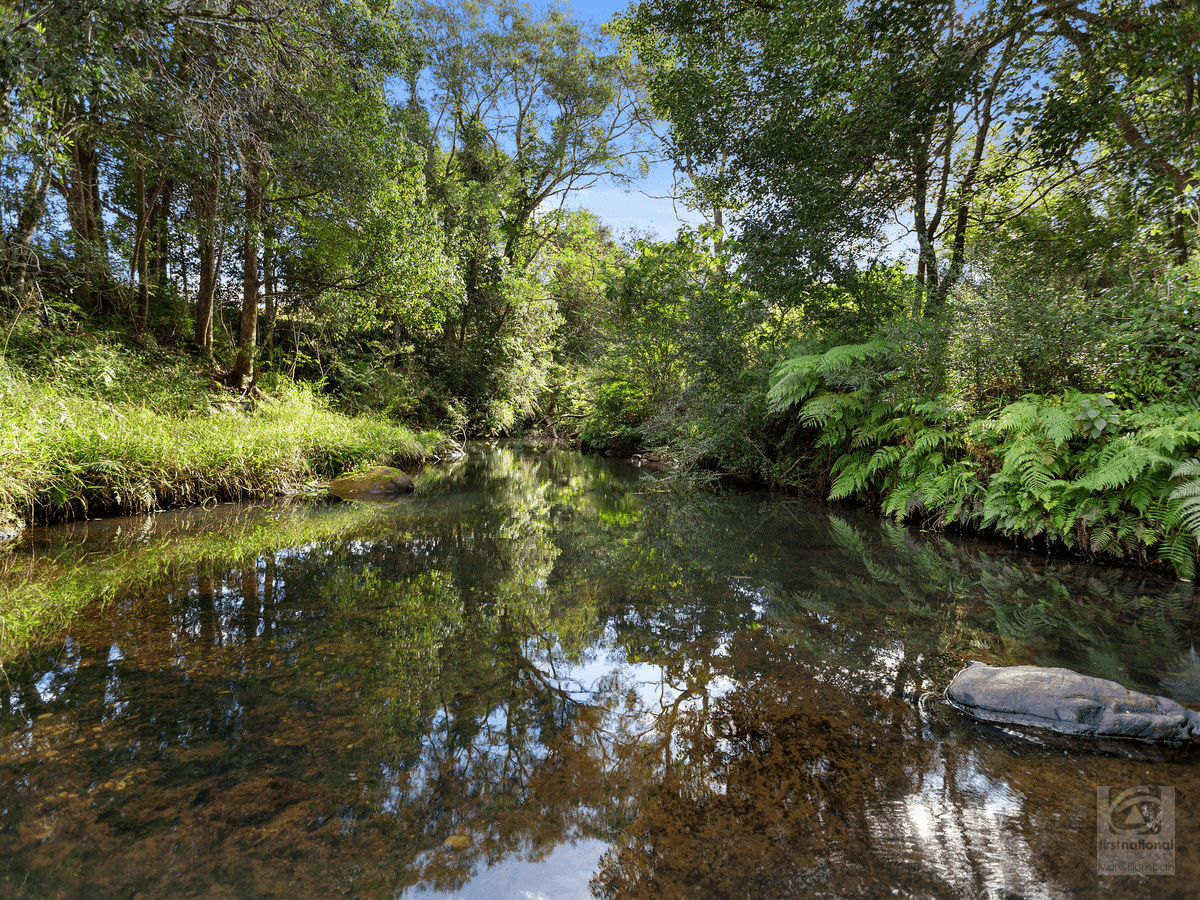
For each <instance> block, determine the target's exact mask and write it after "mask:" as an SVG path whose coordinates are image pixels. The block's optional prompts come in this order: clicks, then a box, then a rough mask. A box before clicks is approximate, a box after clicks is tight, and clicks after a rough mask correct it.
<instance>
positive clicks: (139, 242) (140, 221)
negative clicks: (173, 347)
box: [130, 162, 150, 328]
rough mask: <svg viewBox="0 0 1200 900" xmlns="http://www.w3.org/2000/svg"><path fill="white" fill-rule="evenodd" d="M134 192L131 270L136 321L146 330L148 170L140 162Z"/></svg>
mask: <svg viewBox="0 0 1200 900" xmlns="http://www.w3.org/2000/svg"><path fill="white" fill-rule="evenodd" d="M133 184H134V191H135V193H136V194H137V233H136V235H135V236H134V241H133V265H132V266H130V269H132V270H133V272H134V273H135V274H136V276H137V295H138V304H137V313H136V314H135V316H134V321H135V322H136V324H137V327H138V328H145V327H146V325H147V324H148V323H149V321H150V282H149V281H148V279H147V276H148V273H147V271H146V270H147V268H148V265H147V263H148V261H149V259H148V257H149V254H148V253H147V252H146V249H147V248H146V226H147V220H148V219H149V217H150V216H149V211H148V209H147V205H148V204H147V203H146V169H145V167H144V166H143V165H142V163H141V162H138V163H137V164H136V166H135V167H134V170H133Z"/></svg>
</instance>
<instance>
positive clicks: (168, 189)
mask: <svg viewBox="0 0 1200 900" xmlns="http://www.w3.org/2000/svg"><path fill="white" fill-rule="evenodd" d="M174 187H175V185H174V183H173V182H172V181H171V179H170V178H165V179H164V180H163V185H162V190H160V191H159V192H158V203H157V204H155V207H154V226H153V227H152V228H151V232H152V233H153V234H154V255H153V256H152V257H151V258H150V284H151V288H152V292H153V295H154V302H155V303H157V304H158V307H159V309H162V308H163V307H164V306H165V305H166V301H167V283H168V282H167V262H168V258H169V257H168V253H169V252H170V237H171V193H172V191H173V189H174Z"/></svg>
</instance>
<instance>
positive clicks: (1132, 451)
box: [1073, 436, 1172, 491]
mask: <svg viewBox="0 0 1200 900" xmlns="http://www.w3.org/2000/svg"><path fill="white" fill-rule="evenodd" d="M1171 462H1172V460H1171V459H1170V458H1169V457H1166V456H1163V455H1162V454H1161V453H1157V452H1155V451H1154V450H1151V449H1150V448H1149V447H1146V446H1144V445H1143V444H1141V443H1139V442H1138V441H1137V440H1136V439H1134V438H1132V437H1129V436H1126V437H1121V438H1117V439H1116V440H1113V441H1111V442H1110V443H1109V444H1107V445H1106V446H1105V448H1104V451H1103V452H1102V454H1101V458H1100V464H1099V466H1098V467H1097V468H1096V469H1094V470H1093V471H1091V472H1089V473H1088V474H1087V475H1085V476H1084V477H1082V478H1079V479H1077V480H1076V481H1075V482H1074V485H1073V486H1074V487H1077V488H1080V489H1082V490H1085V491H1110V490H1113V489H1114V488H1121V487H1125V486H1126V485H1127V484H1129V483H1130V482H1132V481H1133V480H1134V479H1136V478H1138V477H1139V476H1140V475H1142V474H1143V473H1144V472H1146V471H1147V470H1148V469H1151V468H1153V467H1167V466H1169V465H1170V464H1171Z"/></svg>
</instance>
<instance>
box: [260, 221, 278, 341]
mask: <svg viewBox="0 0 1200 900" xmlns="http://www.w3.org/2000/svg"><path fill="white" fill-rule="evenodd" d="M276 277H277V275H276V272H275V225H274V223H271V224H268V225H267V226H266V228H265V229H264V238H263V339H262V345H263V347H264V348H265V349H267V350H271V349H274V347H275V316H276V313H277V312H278V305H277V302H276V297H275V290H276V284H275V280H276Z"/></svg>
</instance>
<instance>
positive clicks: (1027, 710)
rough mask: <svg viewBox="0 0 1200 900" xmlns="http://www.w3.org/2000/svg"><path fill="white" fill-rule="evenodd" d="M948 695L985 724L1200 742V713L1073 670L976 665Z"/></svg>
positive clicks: (960, 675)
mask: <svg viewBox="0 0 1200 900" xmlns="http://www.w3.org/2000/svg"><path fill="white" fill-rule="evenodd" d="M946 698H947V699H948V700H949V701H950V704H951V705H952V706H953V707H954V708H955V709H957V710H958V711H959V712H962V713H964V714H965V715H967V716H970V717H971V718H972V719H978V720H979V721H981V722H993V723H998V724H1001V725H1015V726H1018V727H1021V728H1045V729H1048V730H1050V731H1056V732H1059V733H1061V734H1071V735H1076V736H1080V737H1096V738H1130V739H1133V740H1138V741H1156V742H1167V743H1183V742H1186V741H1200V713H1196V712H1193V711H1192V710H1190V709H1187V708H1186V707H1184V706H1180V705H1179V704H1178V703H1176V702H1175V701H1174V700H1170V699H1168V698H1166V697H1154V696H1151V695H1149V694H1140V693H1138V692H1137V691H1131V690H1129V689H1128V688H1125V687H1122V686H1121V685H1119V684H1117V683H1116V682H1115V681H1108V680H1106V679H1104V678H1092V677H1091V676H1088V675H1080V674H1079V673H1078V672H1072V671H1071V670H1070V669H1053V668H1042V667H1041V666H989V665H985V664H983V663H972V664H970V665H968V666H967V667H966V668H965V669H963V670H962V671H961V672H959V673H958V674H957V675H955V676H954V680H953V681H951V682H950V687H948V688H946Z"/></svg>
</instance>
